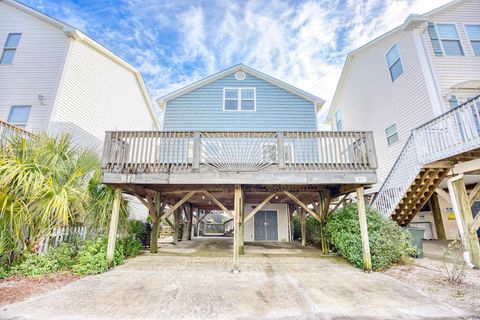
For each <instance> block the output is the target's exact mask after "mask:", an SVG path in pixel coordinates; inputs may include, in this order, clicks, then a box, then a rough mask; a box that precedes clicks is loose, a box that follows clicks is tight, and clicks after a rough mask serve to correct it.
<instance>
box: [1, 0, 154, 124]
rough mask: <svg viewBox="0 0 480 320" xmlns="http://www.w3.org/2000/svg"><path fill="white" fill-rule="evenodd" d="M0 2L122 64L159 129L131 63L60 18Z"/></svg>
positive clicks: (148, 97) (140, 76)
mask: <svg viewBox="0 0 480 320" xmlns="http://www.w3.org/2000/svg"><path fill="white" fill-rule="evenodd" d="M0 2H3V3H6V4H8V5H10V6H12V7H14V8H16V9H18V10H21V11H23V12H25V13H27V14H30V15H32V16H34V17H36V18H38V19H40V20H43V21H44V22H46V23H48V24H50V25H52V26H54V27H56V28H58V29H60V30H61V31H63V32H64V33H65V35H66V36H67V37H69V38H73V39H75V40H78V41H81V42H84V43H85V44H87V45H89V46H90V47H92V48H93V49H95V50H96V51H98V52H100V53H101V54H103V55H105V56H106V57H107V58H109V59H111V60H113V61H114V62H116V63H117V64H119V65H120V66H122V67H123V68H125V69H127V70H128V71H130V72H132V73H133V74H134V75H135V78H136V79H137V81H138V84H139V86H140V89H141V91H142V94H143V96H144V99H145V102H146V103H147V106H148V110H149V112H150V115H151V117H152V119H153V121H154V123H155V125H156V126H157V128H158V129H160V121H159V120H158V117H157V114H156V113H155V110H154V108H153V104H152V100H151V99H150V95H149V94H148V90H147V87H146V86H145V82H144V81H143V78H142V74H141V73H140V71H138V69H136V68H135V67H133V66H132V65H131V64H129V63H128V62H126V61H125V60H123V59H122V58H120V57H118V56H116V55H115V54H114V53H112V52H111V51H110V50H108V49H107V48H105V47H103V46H102V45H100V44H99V43H97V42H96V41H95V40H93V39H92V38H90V37H89V36H87V35H86V34H84V33H83V32H81V31H80V30H78V29H76V28H74V27H72V26H70V25H68V24H66V23H64V22H62V21H60V20H57V19H55V18H52V17H50V16H48V15H47V14H45V13H43V12H41V11H38V10H36V9H34V8H31V7H29V6H27V5H24V4H22V3H19V2H17V1H14V0H0Z"/></svg>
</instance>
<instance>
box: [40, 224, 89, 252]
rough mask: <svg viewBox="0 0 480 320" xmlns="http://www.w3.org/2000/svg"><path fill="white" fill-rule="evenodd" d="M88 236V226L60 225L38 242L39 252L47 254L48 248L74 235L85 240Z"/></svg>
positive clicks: (56, 245)
mask: <svg viewBox="0 0 480 320" xmlns="http://www.w3.org/2000/svg"><path fill="white" fill-rule="evenodd" d="M86 236H87V228H86V227H80V226H76V227H60V228H56V229H54V230H53V232H52V233H50V234H49V235H48V236H45V237H43V238H42V240H41V241H40V243H39V244H38V248H37V253H38V254H45V253H47V252H48V249H49V248H51V247H53V248H56V247H58V246H59V245H60V244H61V243H62V242H65V241H67V240H69V239H72V238H74V237H78V238H81V239H83V240H85V238H86Z"/></svg>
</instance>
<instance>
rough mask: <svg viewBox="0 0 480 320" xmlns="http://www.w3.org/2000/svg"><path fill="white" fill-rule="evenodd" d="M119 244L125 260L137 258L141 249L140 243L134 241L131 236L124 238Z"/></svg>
mask: <svg viewBox="0 0 480 320" xmlns="http://www.w3.org/2000/svg"><path fill="white" fill-rule="evenodd" d="M119 242H120V243H121V244H122V245H123V255H124V256H125V258H127V257H135V256H137V255H138V253H139V252H140V249H141V248H142V243H141V242H140V241H139V240H137V239H134V238H133V236H129V237H126V238H125V239H123V240H121V241H119Z"/></svg>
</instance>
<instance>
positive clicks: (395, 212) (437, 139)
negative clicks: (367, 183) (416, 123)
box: [372, 96, 480, 226]
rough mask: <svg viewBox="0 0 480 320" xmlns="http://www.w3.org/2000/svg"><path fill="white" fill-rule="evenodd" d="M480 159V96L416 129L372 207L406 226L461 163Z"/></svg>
mask: <svg viewBox="0 0 480 320" xmlns="http://www.w3.org/2000/svg"><path fill="white" fill-rule="evenodd" d="M478 158H480V96H476V97H475V98H472V99H470V100H468V101H466V102H465V103H463V104H461V105H459V106H458V107H456V108H454V109H451V110H449V111H447V112H445V113H444V114H442V115H440V116H438V117H436V118H434V119H432V120H431V121H429V122H427V123H425V124H423V125H421V126H420V127H418V128H416V129H414V130H412V132H411V134H410V137H409V139H408V140H407V142H406V144H405V146H404V148H403V150H402V152H401V153H400V155H399V157H398V158H397V161H396V162H395V164H394V165H393V167H392V169H391V171H390V173H389V174H388V176H387V178H386V179H385V181H384V183H383V185H382V187H381V188H380V190H379V192H378V193H377V194H376V195H375V197H374V199H373V201H372V207H374V208H375V209H377V210H379V211H380V212H381V213H382V214H383V215H384V216H386V217H391V218H392V219H393V220H394V221H396V222H397V223H398V224H399V225H402V226H405V225H408V224H409V223H410V221H411V220H412V219H413V217H414V216H415V215H416V214H417V213H418V212H419V211H420V209H421V208H422V207H423V206H424V205H425V204H426V203H427V201H428V200H429V198H430V196H431V195H432V194H433V193H434V192H435V189H436V188H437V187H438V185H439V184H440V183H441V182H442V180H443V179H444V178H445V176H446V175H447V174H448V173H449V172H450V170H451V169H452V168H453V166H454V165H455V164H457V163H459V162H464V161H469V160H474V159H478Z"/></svg>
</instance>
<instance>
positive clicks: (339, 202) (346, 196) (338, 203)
mask: <svg viewBox="0 0 480 320" xmlns="http://www.w3.org/2000/svg"><path fill="white" fill-rule="evenodd" d="M347 198H348V193H347V194H346V195H344V196H343V198H342V199H341V200H340V201H338V202H337V204H336V205H335V207H333V209H332V210H330V211H329V212H328V213H327V216H328V215H330V214H331V213H332V212H334V211H335V210H337V209H338V207H340V206H341V205H342V203H344V202H345V200H347Z"/></svg>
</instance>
